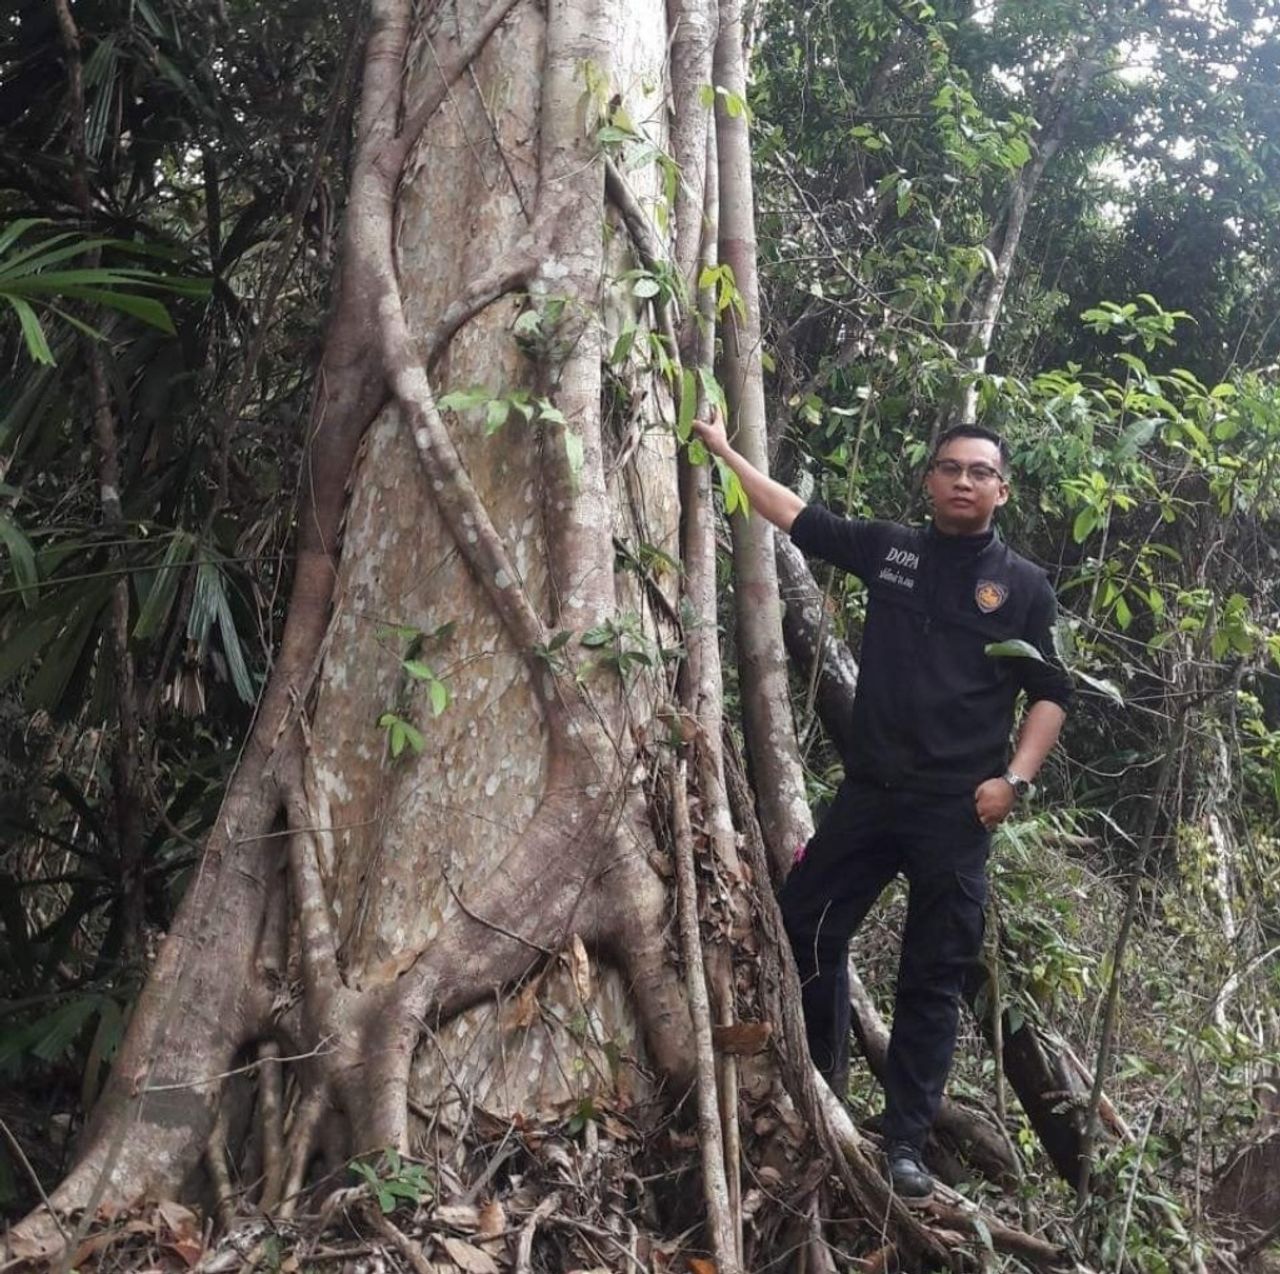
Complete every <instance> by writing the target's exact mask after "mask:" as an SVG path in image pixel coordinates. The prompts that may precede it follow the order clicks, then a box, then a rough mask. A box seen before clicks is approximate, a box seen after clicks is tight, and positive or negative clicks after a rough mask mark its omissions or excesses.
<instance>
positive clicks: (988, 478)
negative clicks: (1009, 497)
mask: <svg viewBox="0 0 1280 1274" xmlns="http://www.w3.org/2000/svg"><path fill="white" fill-rule="evenodd" d="M933 467H934V469H935V470H936V471H937V472H938V473H940V474H942V476H943V477H944V478H946V479H947V480H948V481H950V482H954V481H955V480H956V479H957V478H959V477H961V476H962V475H964V474H966V473H967V474H968V475H969V478H970V480H971V481H972V482H976V483H977V484H978V485H979V486H980V487H982V486H986V484H987V483H988V482H996V481H997V480H1001V479H1003V478H1004V474H1003V473H1001V472H1000V470H999V469H993V468H992V467H991V466H990V465H989V464H981V463H979V464H961V463H960V461H959V460H935V461H934V462H933Z"/></svg>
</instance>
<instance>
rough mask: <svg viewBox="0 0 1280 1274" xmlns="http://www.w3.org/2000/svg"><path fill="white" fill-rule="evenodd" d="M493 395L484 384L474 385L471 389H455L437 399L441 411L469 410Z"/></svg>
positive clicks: (485, 401)
mask: <svg viewBox="0 0 1280 1274" xmlns="http://www.w3.org/2000/svg"><path fill="white" fill-rule="evenodd" d="M491 397H492V395H491V394H490V393H489V391H488V390H487V389H485V387H484V386H483V385H472V386H471V388H470V389H455V390H453V391H452V392H451V393H448V394H445V396H444V397H443V398H438V399H437V400H436V406H437V407H438V408H439V409H440V410H441V411H467V410H469V409H470V408H472V407H479V406H480V405H481V403H487V402H488V401H489V399H490V398H491Z"/></svg>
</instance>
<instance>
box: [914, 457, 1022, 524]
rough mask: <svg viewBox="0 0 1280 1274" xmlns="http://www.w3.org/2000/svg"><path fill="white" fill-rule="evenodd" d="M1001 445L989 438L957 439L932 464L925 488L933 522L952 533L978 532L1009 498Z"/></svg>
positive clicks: (989, 521) (989, 522)
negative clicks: (930, 504)
mask: <svg viewBox="0 0 1280 1274" xmlns="http://www.w3.org/2000/svg"><path fill="white" fill-rule="evenodd" d="M1001 470H1002V466H1001V463H1000V448H999V447H997V446H996V444H995V443H994V442H991V441H989V440H988V439H986V438H953V439H952V440H951V441H950V442H948V443H947V444H946V445H945V446H944V447H943V448H942V450H941V451H940V452H938V455H937V458H936V459H935V460H934V462H933V464H932V465H931V466H930V467H929V473H928V476H927V477H926V479H925V489H926V490H927V491H928V492H929V498H930V499H931V500H932V501H933V521H934V525H935V526H937V528H938V530H939V531H945V532H946V533H947V534H948V535H977V534H979V533H980V532H982V531H985V530H986V529H987V527H989V526H990V525H991V517H992V514H994V513H995V511H996V510H997V509H998V508H999V507H1000V506H1001V505H1002V504H1003V503H1004V502H1005V501H1006V500H1007V499H1008V498H1009V484H1008V483H1007V482H1006V481H1005V479H1004V474H1003V473H1002V472H1001Z"/></svg>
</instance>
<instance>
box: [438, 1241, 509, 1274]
mask: <svg viewBox="0 0 1280 1274" xmlns="http://www.w3.org/2000/svg"><path fill="white" fill-rule="evenodd" d="M440 1241H441V1243H443V1244H444V1250H445V1251H446V1252H448V1253H449V1259H450V1260H451V1261H452V1262H453V1263H454V1264H455V1265H456V1266H458V1268H459V1269H463V1270H466V1272H467V1274H498V1263H497V1262H496V1261H495V1260H494V1259H493V1257H491V1256H490V1255H489V1253H488V1252H482V1251H481V1250H480V1249H479V1248H478V1247H473V1246H472V1245H471V1244H470V1243H464V1242H463V1241H462V1240H461V1239H453V1238H445V1239H441V1240H440Z"/></svg>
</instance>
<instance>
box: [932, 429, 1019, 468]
mask: <svg viewBox="0 0 1280 1274" xmlns="http://www.w3.org/2000/svg"><path fill="white" fill-rule="evenodd" d="M957 438H984V439H985V440H986V441H987V442H994V443H995V445H996V449H997V450H998V451H999V452H1000V467H1001V469H1007V468H1008V467H1009V444H1008V443H1007V442H1005V440H1004V439H1003V438H1001V437H1000V435H999V434H998V433H996V431H995V430H994V429H984V428H983V427H982V426H981V425H952V426H951V428H950V429H944V430H943V431H942V433H940V434H939V435H938V440H937V442H935V443H934V444H933V454H932V455H931V456H930V457H929V463H930V464H931V465H932V464H934V463H935V462H936V461H937V459H938V453H939V452H940V451H941V450H942V449H943V447H945V446H946V445H947V443H949V442H954V441H955V440H956V439H957Z"/></svg>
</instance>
